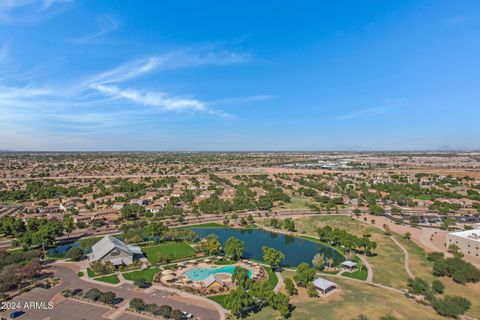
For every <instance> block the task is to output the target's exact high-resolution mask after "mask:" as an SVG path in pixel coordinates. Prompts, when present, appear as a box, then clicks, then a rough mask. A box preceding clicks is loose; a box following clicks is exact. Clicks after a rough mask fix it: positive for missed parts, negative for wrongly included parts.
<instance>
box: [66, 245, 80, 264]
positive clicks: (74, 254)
mask: <svg viewBox="0 0 480 320" xmlns="http://www.w3.org/2000/svg"><path fill="white" fill-rule="evenodd" d="M65 257H67V258H69V259H71V260H73V261H80V260H81V259H82V257H83V250H82V249H81V248H79V247H73V248H70V249H68V251H67V253H66V254H65Z"/></svg>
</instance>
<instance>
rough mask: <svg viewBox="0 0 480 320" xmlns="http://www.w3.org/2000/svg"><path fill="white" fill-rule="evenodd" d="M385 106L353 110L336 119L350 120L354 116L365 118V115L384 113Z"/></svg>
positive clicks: (371, 115)
mask: <svg viewBox="0 0 480 320" xmlns="http://www.w3.org/2000/svg"><path fill="white" fill-rule="evenodd" d="M385 111H386V110H385V108H370V109H363V110H358V111H354V112H350V113H347V114H344V115H341V116H339V117H337V119H338V120H350V119H355V118H367V117H376V116H379V115H381V114H384V113H385Z"/></svg>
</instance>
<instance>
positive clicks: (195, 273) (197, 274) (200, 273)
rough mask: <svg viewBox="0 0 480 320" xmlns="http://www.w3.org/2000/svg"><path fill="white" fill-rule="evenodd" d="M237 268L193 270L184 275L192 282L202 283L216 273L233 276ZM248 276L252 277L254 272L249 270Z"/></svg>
mask: <svg viewBox="0 0 480 320" xmlns="http://www.w3.org/2000/svg"><path fill="white" fill-rule="evenodd" d="M234 270H235V266H224V267H220V268H216V269H208V268H193V269H190V270H188V271H187V272H185V273H184V275H186V276H187V277H188V278H189V279H190V280H193V281H202V280H205V279H206V278H208V277H209V276H210V275H212V274H216V273H229V274H233V271H234ZM248 276H249V277H252V271H250V270H248Z"/></svg>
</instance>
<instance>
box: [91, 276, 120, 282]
mask: <svg viewBox="0 0 480 320" xmlns="http://www.w3.org/2000/svg"><path fill="white" fill-rule="evenodd" d="M95 280H97V281H102V282H106V283H112V284H117V283H119V282H120V279H118V277H117V275H115V274H113V275H110V276H103V277H98V278H95Z"/></svg>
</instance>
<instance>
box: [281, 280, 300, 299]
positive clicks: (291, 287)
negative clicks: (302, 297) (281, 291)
mask: <svg viewBox="0 0 480 320" xmlns="http://www.w3.org/2000/svg"><path fill="white" fill-rule="evenodd" d="M284 283H285V289H286V290H287V293H288V295H290V296H293V295H297V294H298V290H297V288H296V287H295V284H294V283H293V281H292V279H290V278H285V280H284Z"/></svg>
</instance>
